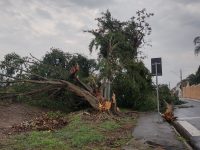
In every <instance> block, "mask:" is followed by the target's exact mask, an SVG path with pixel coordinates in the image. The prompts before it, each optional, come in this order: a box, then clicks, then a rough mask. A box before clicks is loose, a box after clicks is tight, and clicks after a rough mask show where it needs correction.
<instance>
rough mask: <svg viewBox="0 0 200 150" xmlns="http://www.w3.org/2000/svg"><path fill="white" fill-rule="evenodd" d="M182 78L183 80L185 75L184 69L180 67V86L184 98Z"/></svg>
mask: <svg viewBox="0 0 200 150" xmlns="http://www.w3.org/2000/svg"><path fill="white" fill-rule="evenodd" d="M182 80H183V75H182V69H180V81H181V82H180V86H181V87H180V88H181V98H183V88H182Z"/></svg>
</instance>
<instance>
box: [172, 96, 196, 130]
mask: <svg viewBox="0 0 200 150" xmlns="http://www.w3.org/2000/svg"><path fill="white" fill-rule="evenodd" d="M183 101H185V102H186V103H185V104H183V105H181V106H179V107H180V108H178V107H177V108H176V109H175V111H174V114H175V116H177V117H178V120H180V121H187V122H189V123H190V124H192V125H193V126H195V127H196V128H197V129H198V130H200V100H199V101H192V100H187V99H183Z"/></svg>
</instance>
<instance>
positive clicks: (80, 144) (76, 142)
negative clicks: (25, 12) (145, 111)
mask: <svg viewBox="0 0 200 150" xmlns="http://www.w3.org/2000/svg"><path fill="white" fill-rule="evenodd" d="M49 115H50V116H53V117H54V116H57V115H60V113H52V112H51V113H49ZM68 118H69V124H68V125H67V126H65V127H64V128H62V129H60V130H57V131H54V132H52V131H51V132H50V131H32V132H29V133H26V134H21V135H17V136H14V137H12V138H10V139H9V140H8V141H7V142H6V143H4V144H3V146H4V147H5V149H4V150H9V149H10V150H11V149H12V150H13V149H16V150H74V149H77V150H79V149H89V147H91V146H92V147H91V148H90V149H102V144H103V145H104V146H105V147H106V148H107V149H113V147H120V146H121V145H125V143H127V142H128V140H129V139H130V138H131V131H130V134H129V135H124V136H123V137H122V136H121V134H118V132H117V131H116V133H117V134H116V135H117V136H120V137H116V140H115V141H113V144H112V145H106V143H108V142H107V141H108V140H109V134H108V133H113V134H114V133H115V130H117V129H119V128H120V127H122V126H123V125H124V124H126V123H134V120H133V119H131V118H129V117H125V118H123V119H122V120H121V121H119V122H118V121H117V122H116V121H114V120H107V121H104V122H99V123H93V122H92V121H90V122H88V121H85V120H84V119H81V114H73V115H71V116H68ZM105 131H106V132H105ZM114 135H115V134H114ZM112 136H113V135H112ZM114 137H115V136H114Z"/></svg>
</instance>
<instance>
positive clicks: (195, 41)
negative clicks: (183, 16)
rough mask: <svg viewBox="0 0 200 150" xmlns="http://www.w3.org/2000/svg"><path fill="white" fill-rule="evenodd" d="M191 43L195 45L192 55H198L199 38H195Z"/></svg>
mask: <svg viewBox="0 0 200 150" xmlns="http://www.w3.org/2000/svg"><path fill="white" fill-rule="evenodd" d="M193 42H194V45H195V49H194V53H195V55H198V54H199V53H200V36H197V37H195V38H194V41H193Z"/></svg>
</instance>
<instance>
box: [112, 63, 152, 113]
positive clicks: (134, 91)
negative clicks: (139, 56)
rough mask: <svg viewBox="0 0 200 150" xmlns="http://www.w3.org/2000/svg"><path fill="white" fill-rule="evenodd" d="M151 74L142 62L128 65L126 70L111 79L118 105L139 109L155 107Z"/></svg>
mask: <svg viewBox="0 0 200 150" xmlns="http://www.w3.org/2000/svg"><path fill="white" fill-rule="evenodd" d="M151 82H152V81H151V76H150V73H149V71H148V69H147V68H145V67H144V64H143V63H142V62H139V63H133V64H130V65H129V69H128V71H127V72H121V73H119V74H118V75H117V76H116V78H115V79H114V81H113V91H114V92H115V94H116V95H117V103H118V105H119V106H120V107H128V108H133V109H139V110H151V109H154V108H155V99H154V98H155V97H154V95H153V90H154V89H153V86H152V84H151Z"/></svg>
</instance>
